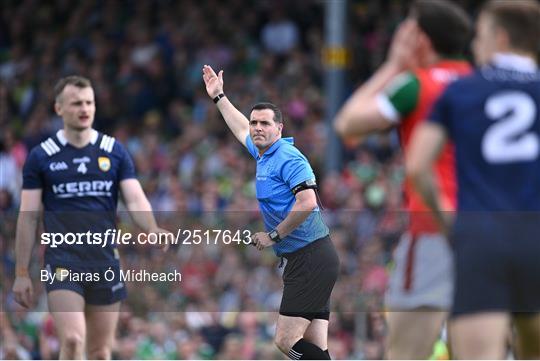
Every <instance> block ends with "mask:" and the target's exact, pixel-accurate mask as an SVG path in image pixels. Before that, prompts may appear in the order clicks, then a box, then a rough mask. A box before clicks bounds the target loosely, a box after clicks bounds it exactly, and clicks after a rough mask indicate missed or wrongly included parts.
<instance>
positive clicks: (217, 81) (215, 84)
mask: <svg viewBox="0 0 540 361" xmlns="http://www.w3.org/2000/svg"><path fill="white" fill-rule="evenodd" d="M202 72H203V80H204V85H206V92H207V93H208V96H209V97H210V98H212V99H214V98H215V97H217V96H218V95H219V94H221V93H223V70H220V71H219V74H218V75H216V72H215V71H214V69H212V67H211V66H210V65H204V66H203V69H202Z"/></svg>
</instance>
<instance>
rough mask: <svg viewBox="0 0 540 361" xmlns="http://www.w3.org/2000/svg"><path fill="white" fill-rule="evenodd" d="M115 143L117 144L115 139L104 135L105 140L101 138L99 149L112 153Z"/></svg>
mask: <svg viewBox="0 0 540 361" xmlns="http://www.w3.org/2000/svg"><path fill="white" fill-rule="evenodd" d="M114 142H115V139H114V138H113V137H110V136H108V135H105V134H103V138H101V143H100V144H99V148H100V149H103V150H104V151H106V152H108V153H110V152H112V150H113V147H114Z"/></svg>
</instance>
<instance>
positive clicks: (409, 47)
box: [388, 20, 422, 70]
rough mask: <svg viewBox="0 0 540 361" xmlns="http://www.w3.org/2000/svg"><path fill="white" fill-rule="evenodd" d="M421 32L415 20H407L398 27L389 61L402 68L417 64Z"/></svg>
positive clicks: (410, 67) (389, 52)
mask: <svg viewBox="0 0 540 361" xmlns="http://www.w3.org/2000/svg"><path fill="white" fill-rule="evenodd" d="M421 35H422V34H421V32H420V28H419V27H418V24H417V23H416V21H415V20H405V21H404V22H403V23H401V25H400V26H399V27H398V29H397V30H396V32H395V33H394V37H393V38H392V44H391V45H390V50H389V51H388V61H389V62H391V63H393V64H395V65H396V66H398V67H399V68H400V69H402V70H410V69H412V68H414V67H416V66H417V65H418V64H417V48H418V42H419V41H420V40H421Z"/></svg>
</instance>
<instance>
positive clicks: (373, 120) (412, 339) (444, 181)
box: [335, 0, 472, 359]
mask: <svg viewBox="0 0 540 361" xmlns="http://www.w3.org/2000/svg"><path fill="white" fill-rule="evenodd" d="M471 29H472V25H471V21H470V19H469V17H468V16H467V14H466V13H465V12H464V11H463V10H462V9H461V8H460V7H458V6H457V5H456V4H453V3H451V2H450V1H444V0H429V1H428V0H420V1H416V2H415V3H414V4H413V5H412V7H411V9H410V11H409V15H408V17H407V19H406V20H405V21H404V22H403V23H402V24H401V25H400V27H399V29H398V30H397V32H396V34H395V35H394V39H393V40H392V44H391V47H390V49H389V53H388V58H387V60H386V61H385V62H384V63H383V64H382V65H381V66H380V67H379V69H378V70H377V71H376V72H375V74H373V76H372V77H371V78H370V79H369V80H368V81H367V82H366V83H365V84H363V85H362V86H361V87H359V88H358V89H357V90H356V91H355V93H354V94H353V95H352V96H351V97H350V99H349V100H348V101H347V102H346V103H345V105H344V106H343V108H342V109H341V110H340V112H339V113H338V115H337V117H336V119H335V129H336V131H337V132H338V133H339V134H340V135H341V136H342V137H343V138H344V139H359V138H360V139H361V138H364V137H365V136H367V135H370V134H372V133H374V132H377V131H383V130H386V129H389V128H391V127H397V130H398V132H399V138H400V142H401V144H402V147H403V152H404V156H405V159H406V158H407V154H408V149H409V147H410V144H409V143H410V138H411V135H412V133H413V131H414V129H415V128H416V127H417V126H418V124H419V123H420V122H421V121H423V120H424V119H425V118H426V116H427V114H428V113H429V111H430V109H431V106H432V105H433V103H434V102H435V100H436V99H437V97H438V96H439V95H440V94H441V92H442V91H443V90H444V89H445V88H446V86H447V85H448V84H449V83H450V82H452V81H454V80H456V79H457V78H458V77H460V76H463V75H466V74H468V73H470V71H471V68H470V65H469V64H468V63H467V62H466V61H465V60H463V59H462V58H463V52H464V51H465V49H466V48H467V47H468V44H469V40H470V37H471ZM435 167H436V170H437V172H436V177H437V180H436V181H437V184H438V189H439V197H440V203H441V204H443V207H444V208H443V209H444V210H446V211H453V210H454V209H455V205H456V204H455V203H456V202H455V199H456V182H455V174H454V173H455V172H454V155H453V148H452V146H451V145H447V146H446V147H445V149H444V150H443V151H442V153H441V156H440V157H439V159H438V161H437V163H436V165H435ZM404 193H405V197H406V199H405V203H406V207H407V211H408V212H409V213H410V224H409V229H408V232H406V233H405V234H404V235H403V237H402V239H401V240H400V242H399V244H398V246H397V248H396V250H395V252H394V260H395V269H394V271H393V273H392V276H391V279H390V287H389V290H388V292H387V295H386V300H385V302H386V307H387V309H388V311H390V312H389V313H388V325H389V338H388V343H387V357H389V358H391V359H425V358H428V357H429V356H430V354H431V352H432V349H433V345H434V343H435V341H436V340H437V337H438V335H439V333H440V331H441V328H442V326H443V323H444V321H445V319H446V316H447V310H448V309H449V308H450V306H451V300H452V289H453V273H454V271H453V259H452V252H451V249H450V247H449V245H448V242H447V240H446V238H445V236H444V235H443V233H442V232H441V229H440V227H439V225H438V224H437V222H436V221H435V219H434V218H433V217H432V216H431V215H430V214H429V211H428V210H429V208H428V207H427V205H426V204H424V202H423V201H422V199H421V198H420V196H419V195H418V194H417V193H415V192H414V190H413V189H412V188H411V186H410V185H409V184H407V183H406V184H405V185H404Z"/></svg>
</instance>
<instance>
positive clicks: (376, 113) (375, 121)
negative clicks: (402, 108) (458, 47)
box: [334, 21, 418, 141]
mask: <svg viewBox="0 0 540 361" xmlns="http://www.w3.org/2000/svg"><path fill="white" fill-rule="evenodd" d="M417 36H418V30H417V27H416V24H415V23H414V22H411V21H406V22H404V23H403V24H402V25H401V26H400V28H399V29H398V31H397V32H396V35H395V36H394V39H393V41H392V45H391V48H390V51H389V56H388V59H387V61H386V62H385V63H384V64H383V65H382V66H381V67H380V68H379V69H378V70H377V71H376V72H375V74H373V76H372V77H371V78H370V79H369V80H368V81H367V82H366V83H365V84H363V85H362V86H361V87H360V88H358V89H357V90H356V91H355V92H354V93H353V95H352V96H351V97H350V98H349V99H348V100H347V102H346V103H345V105H344V106H343V107H342V108H341V109H340V111H339V112H338V114H337V115H336V117H335V120H334V128H335V130H336V132H337V133H338V134H339V135H340V136H341V137H342V138H344V139H345V140H356V141H357V140H361V139H363V138H364V137H365V136H367V135H369V134H371V133H373V132H376V131H381V130H385V129H388V128H389V127H391V126H392V125H394V124H395V122H396V118H397V117H396V115H395V114H393V113H392V109H390V111H389V110H388V109H389V107H388V104H387V103H382V104H381V99H380V94H381V93H382V92H383V90H384V89H385V88H386V87H387V86H388V85H389V84H390V83H391V82H392V80H394V79H395V78H396V77H397V76H398V75H399V74H401V73H403V72H404V71H406V70H407V69H410V68H411V67H412V64H411V60H413V59H415V54H414V49H415V46H414V44H415V42H416V39H417ZM394 113H395V112H394Z"/></svg>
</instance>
